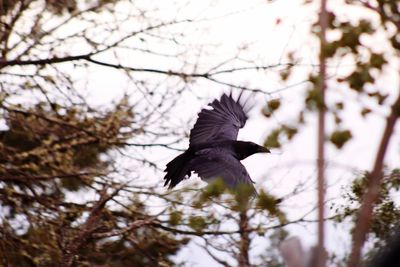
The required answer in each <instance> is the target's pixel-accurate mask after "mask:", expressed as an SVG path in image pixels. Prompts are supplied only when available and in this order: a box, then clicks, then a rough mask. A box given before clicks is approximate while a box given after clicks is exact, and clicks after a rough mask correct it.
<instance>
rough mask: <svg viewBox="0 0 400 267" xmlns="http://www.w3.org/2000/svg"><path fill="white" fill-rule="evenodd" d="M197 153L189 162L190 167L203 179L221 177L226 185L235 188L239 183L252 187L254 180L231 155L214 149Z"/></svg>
mask: <svg viewBox="0 0 400 267" xmlns="http://www.w3.org/2000/svg"><path fill="white" fill-rule="evenodd" d="M199 154H200V155H198V156H197V157H196V158H195V159H193V160H192V161H191V162H190V169H191V170H193V171H194V172H196V173H197V174H198V175H199V176H200V178H202V179H203V180H205V181H207V182H209V181H212V180H213V179H215V178H222V179H223V181H224V183H225V184H226V185H227V186H228V187H231V188H237V187H238V186H239V185H240V184H247V185H251V187H252V188H253V189H254V187H253V183H254V182H253V181H252V180H251V178H250V175H249V173H248V172H247V170H246V168H245V167H244V166H243V165H242V164H241V163H240V161H239V160H237V159H236V158H235V157H233V155H231V154H229V153H226V152H225V151H224V150H215V149H203V150H201V152H200V153H199ZM254 192H255V189H254Z"/></svg>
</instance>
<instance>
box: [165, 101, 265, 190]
mask: <svg viewBox="0 0 400 267" xmlns="http://www.w3.org/2000/svg"><path fill="white" fill-rule="evenodd" d="M209 105H210V106H211V107H212V108H213V109H203V110H201V112H200V113H199V118H198V119H197V122H196V124H195V126H194V127H193V129H192V130H191V132H190V145H189V148H188V149H187V150H186V151H185V152H184V153H182V154H181V155H179V156H177V157H176V158H175V159H173V160H172V161H170V162H169V163H168V164H167V168H166V169H165V171H166V172H167V174H166V175H165V177H164V179H165V185H169V188H173V187H174V186H176V185H177V184H178V183H179V182H180V181H182V180H183V179H184V178H185V177H190V175H191V173H192V171H194V172H196V173H197V174H198V175H199V176H200V177H201V178H202V179H203V180H205V181H208V182H209V181H210V180H213V179H215V178H222V179H223V181H224V183H225V184H226V185H227V186H229V187H231V188H236V187H237V186H239V185H240V184H247V185H251V186H253V183H254V182H253V181H252V180H251V178H250V176H249V174H248V173H247V170H246V168H245V167H244V166H243V165H242V164H241V163H240V160H243V159H245V158H247V157H248V156H250V155H252V154H254V153H258V152H269V150H268V149H267V148H265V147H263V146H259V145H257V144H255V143H253V142H245V141H237V140H236V138H237V135H238V132H239V128H242V127H243V126H244V125H245V123H246V120H247V115H246V113H245V111H244V109H245V108H244V106H245V104H242V103H240V96H239V98H238V99H237V100H234V99H233V97H232V95H230V96H227V95H226V94H224V95H222V97H221V100H220V101H218V100H214V101H213V102H212V103H210V104H209Z"/></svg>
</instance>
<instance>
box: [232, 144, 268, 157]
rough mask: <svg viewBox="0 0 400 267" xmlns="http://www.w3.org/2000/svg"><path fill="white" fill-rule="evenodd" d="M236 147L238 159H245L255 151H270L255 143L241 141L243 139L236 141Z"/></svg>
mask: <svg viewBox="0 0 400 267" xmlns="http://www.w3.org/2000/svg"><path fill="white" fill-rule="evenodd" d="M237 144H238V147H237V149H236V153H237V154H238V155H239V159H240V160H242V159H245V158H247V157H248V156H251V155H253V154H256V153H271V151H270V150H269V149H268V148H266V147H264V146H260V145H258V144H256V143H253V142H243V141H238V143H237Z"/></svg>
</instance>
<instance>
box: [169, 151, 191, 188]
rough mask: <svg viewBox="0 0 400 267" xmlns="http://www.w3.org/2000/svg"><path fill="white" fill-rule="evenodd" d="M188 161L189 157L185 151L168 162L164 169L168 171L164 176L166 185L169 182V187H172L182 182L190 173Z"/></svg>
mask: <svg viewBox="0 0 400 267" xmlns="http://www.w3.org/2000/svg"><path fill="white" fill-rule="evenodd" d="M188 161H189V157H188V155H187V153H186V152H185V153H183V154H180V155H179V156H177V157H176V158H174V159H173V160H171V161H170V162H169V163H168V164H167V167H166V168H165V170H164V171H165V172H166V173H167V174H166V175H165V177H164V180H165V183H164V186H167V185H168V184H169V185H168V188H169V189H171V188H173V187H175V186H176V185H177V184H178V183H180V182H181V181H182V180H183V179H184V178H185V176H186V175H187V174H188V175H190V172H189V168H188Z"/></svg>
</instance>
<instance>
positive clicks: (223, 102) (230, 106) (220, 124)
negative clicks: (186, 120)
mask: <svg viewBox="0 0 400 267" xmlns="http://www.w3.org/2000/svg"><path fill="white" fill-rule="evenodd" d="M208 105H209V106H210V107H211V108H212V109H202V110H201V111H200V113H199V115H198V119H197V121H196V123H195V125H194V127H193V129H192V130H191V131H190V145H195V144H200V143H205V142H212V141H216V140H236V138H237V135H238V132H239V129H240V128H242V127H243V126H244V125H245V123H246V120H247V115H246V112H245V111H244V106H245V104H243V105H242V104H241V103H240V96H239V97H238V99H237V100H234V99H233V97H232V95H229V96H227V95H226V94H223V95H222V97H221V99H220V100H214V101H213V102H212V103H210V104H208Z"/></svg>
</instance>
